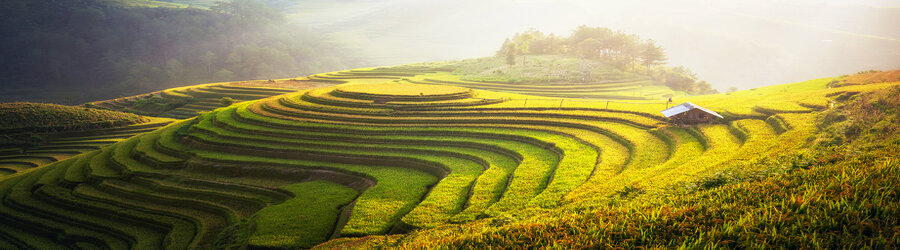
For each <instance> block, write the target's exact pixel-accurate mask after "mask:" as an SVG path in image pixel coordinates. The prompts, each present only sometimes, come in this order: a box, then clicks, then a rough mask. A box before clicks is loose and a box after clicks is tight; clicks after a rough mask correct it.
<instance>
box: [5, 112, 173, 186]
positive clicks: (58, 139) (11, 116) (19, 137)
mask: <svg viewBox="0 0 900 250" xmlns="http://www.w3.org/2000/svg"><path fill="white" fill-rule="evenodd" d="M0 118H2V119H0V121H2V122H0V175H12V174H16V173H20V172H27V171H31V170H33V169H35V168H38V167H40V166H43V165H46V164H49V163H53V162H56V161H60V160H64V159H68V158H70V157H73V156H75V155H78V154H81V153H85V152H89V151H94V150H97V149H99V148H100V147H102V146H105V145H108V144H112V143H115V142H118V141H121V140H123V139H125V138H128V137H131V136H133V135H136V134H140V133H144V132H148V131H152V130H153V129H155V128H158V127H161V126H163V125H166V124H168V123H169V122H171V120H170V119H164V118H147V117H142V116H139V115H135V114H129V113H121V112H115V111H108V110H100V109H91V108H80V107H71V106H63V105H56V104H44V103H0Z"/></svg>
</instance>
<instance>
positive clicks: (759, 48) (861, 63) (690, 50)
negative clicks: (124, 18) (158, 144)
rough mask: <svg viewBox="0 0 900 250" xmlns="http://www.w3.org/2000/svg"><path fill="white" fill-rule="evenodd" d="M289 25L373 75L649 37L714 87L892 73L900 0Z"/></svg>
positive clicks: (340, 9) (464, 4)
mask: <svg viewBox="0 0 900 250" xmlns="http://www.w3.org/2000/svg"><path fill="white" fill-rule="evenodd" d="M285 11H286V12H287V13H288V16H289V17H290V20H292V21H296V22H299V23H303V24H306V25H308V26H310V27H311V28H313V29H315V30H317V31H318V32H321V33H323V34H325V35H326V36H327V37H329V39H330V40H332V41H335V42H339V43H343V44H345V45H347V46H348V47H349V48H351V49H352V51H350V53H355V54H358V55H360V56H361V57H364V58H365V59H367V60H368V61H369V62H371V63H372V66H375V65H390V64H402V63H411V62H420V61H433V60H451V59H463V58H473V57H483V56H490V55H493V53H494V52H495V51H496V50H497V49H498V48H499V46H500V44H501V43H502V41H503V39H504V38H506V37H509V36H511V35H512V34H514V33H516V32H521V31H524V30H527V29H529V28H536V29H538V30H541V31H544V32H548V33H551V32H552V33H556V34H560V35H568V34H569V33H570V32H571V31H572V30H573V29H574V28H575V27H577V26H580V25H589V26H604V27H609V28H611V29H614V30H623V31H625V32H626V33H634V34H638V35H640V36H641V37H642V38H652V39H654V40H656V41H658V42H659V43H660V44H661V45H662V46H663V47H665V48H666V49H667V52H668V54H669V59H670V60H669V65H672V66H675V65H684V66H687V67H689V68H691V69H692V70H693V71H695V72H697V73H699V76H700V77H701V78H703V79H706V80H708V81H709V82H711V83H712V84H713V86H715V87H716V88H719V89H726V88H728V87H729V86H739V87H741V88H742V89H744V88H751V87H756V86H762V85H769V84H778V83H788V82H796V81H802V80H807V79H812V78H820V77H828V76H835V75H841V74H849V73H855V72H857V71H860V70H865V69H900V27H898V25H897V23H900V1H884V0H864V1H847V0H841V1H838V0H803V1H776V0H754V1H743V0H740V1H739V0H690V1H673V0H638V1H605V0H602V1H589V0H552V1H551V0H343V1H333V0H308V1H302V2H298V3H297V4H295V5H293V6H291V7H289V8H286V9H285Z"/></svg>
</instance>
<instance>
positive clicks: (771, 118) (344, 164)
mask: <svg viewBox="0 0 900 250" xmlns="http://www.w3.org/2000/svg"><path fill="white" fill-rule="evenodd" d="M428 74H440V72H436V71H434V72H432V71H429V70H427V69H420V70H409V71H402V70H400V69H390V70H388V69H364V70H355V71H345V72H337V73H329V74H322V75H315V76H311V77H310V79H316V80H317V81H322V80H328V81H340V82H347V84H343V85H337V86H332V87H325V88H318V89H313V90H305V91H300V92H294V93H288V94H284V95H278V96H273V97H268V98H264V99H260V100H257V101H248V102H241V103H238V104H235V105H232V106H229V107H226V108H218V109H215V110H212V111H210V112H208V113H205V114H203V115H200V116H199V117H196V118H195V119H190V120H184V121H179V122H175V123H172V124H169V125H167V126H166V127H164V128H162V129H159V130H155V131H152V132H149V133H144V134H141V135H139V136H136V137H133V138H130V139H127V140H124V141H121V142H117V143H115V144H112V145H109V146H106V147H103V148H102V149H101V150H97V151H92V152H89V153H87V154H82V155H79V156H76V157H74V158H72V159H68V160H64V161H60V162H56V163H53V164H49V165H47V166H45V167H41V168H36V169H32V170H30V173H29V174H23V175H16V176H12V177H9V178H5V179H4V180H3V181H2V182H0V197H3V202H2V204H0V222H2V223H0V242H2V243H3V244H5V245H7V246H13V247H18V248H41V249H43V248H74V247H77V248H94V247H101V248H106V247H108V248H141V249H143V248H167V249H184V248H204V249H205V248H224V247H229V246H242V245H245V244H249V245H250V246H251V247H260V248H305V247H311V246H314V245H316V244H319V243H322V242H325V241H327V240H329V239H333V238H338V237H350V236H365V235H379V234H390V233H404V232H408V231H410V230H413V229H428V228H435V227H439V226H441V225H447V224H452V223H466V222H470V221H474V220H478V219H481V218H487V217H501V216H505V215H507V214H510V213H515V212H516V211H520V210H522V209H553V208H557V207H567V206H575V207H590V206H591V204H597V203H596V202H601V201H603V200H607V199H610V198H611V197H616V196H620V195H622V193H627V192H630V191H634V190H639V191H640V192H650V193H653V192H666V191H667V190H669V189H671V188H672V187H673V186H676V185H681V184H684V183H687V182H691V181H694V180H697V179H698V178H701V177H703V176H707V175H709V174H712V173H715V172H717V171H720V170H724V169H730V168H736V167H740V168H743V169H748V168H754V167H755V166H753V165H752V164H743V162H748V161H752V160H754V159H760V158H766V157H775V156H778V155H779V154H782V153H785V152H790V151H792V150H795V149H797V148H800V147H802V146H803V145H804V144H805V143H806V138H808V137H809V136H810V135H811V134H812V133H814V132H815V129H816V128H815V125H814V122H812V120H814V119H815V115H816V111H817V110H819V109H821V108H824V105H821V106H819V105H816V106H812V105H804V104H802V103H804V102H808V101H810V98H805V99H802V100H800V99H799V98H797V99H783V102H785V103H789V102H791V101H792V100H793V101H795V102H794V105H796V107H799V108H797V109H796V110H793V109H792V110H784V109H765V112H759V111H760V110H762V109H761V108H760V107H759V106H760V105H763V104H758V105H757V104H756V103H754V102H749V101H748V100H750V99H751V98H753V96H752V95H750V94H747V95H748V96H750V97H746V98H743V97H741V96H742V95H741V94H735V95H734V96H733V98H732V99H728V98H727V97H723V96H712V97H697V98H696V100H693V99H689V100H691V101H695V103H703V102H707V103H718V104H720V105H722V106H727V108H728V109H727V110H729V111H732V112H731V113H730V116H729V117H728V119H727V120H724V121H722V122H721V123H713V124H703V125H699V126H695V127H674V126H669V125H667V122H666V120H665V118H663V117H662V116H661V114H659V113H658V111H660V110H662V109H663V107H658V106H653V107H651V106H642V105H640V104H633V105H631V106H629V105H626V104H619V105H616V106H614V107H609V106H604V105H603V104H602V103H590V102H585V103H570V104H567V105H562V104H560V103H558V102H557V101H554V102H534V103H532V104H531V105H527V106H526V105H518V104H511V102H513V101H511V100H510V99H511V98H509V97H510V96H513V95H509V94H501V93H496V92H489V91H484V90H478V89H473V88H468V87H461V86H446V85H425V84H415V83H410V82H409V81H407V80H403V78H410V77H419V76H421V75H428ZM377 82H380V83H377ZM370 83H375V84H370ZM801 86H806V87H805V88H807V89H806V90H805V91H806V92H805V93H806V94H807V95H808V96H810V97H815V98H819V97H820V96H821V98H823V100H825V102H826V103H827V96H829V95H831V96H835V95H838V94H840V93H842V92H841V91H844V92H846V91H849V89H840V88H838V89H826V88H825V87H824V85H821V86H820V85H817V82H813V83H805V84H799V85H786V86H782V87H781V88H800V87H801ZM848 88H861V86H855V87H848ZM766 91H769V92H771V93H777V92H778V91H777V90H776V89H775V87H773V89H770V90H766ZM800 92H802V91H800ZM791 93H797V92H791ZM835 93H838V94H835ZM792 95H793V94H792ZM742 98H743V99H742ZM772 98H775V97H772ZM741 105H749V106H750V107H746V106H741ZM754 105H757V106H754ZM784 107H785V108H790V107H794V106H790V107H787V106H784ZM720 110H721V109H720ZM733 110H747V111H746V113H742V112H739V111H733ZM723 111H724V110H723ZM98 140H99V138H98ZM297 225H303V226H297Z"/></svg>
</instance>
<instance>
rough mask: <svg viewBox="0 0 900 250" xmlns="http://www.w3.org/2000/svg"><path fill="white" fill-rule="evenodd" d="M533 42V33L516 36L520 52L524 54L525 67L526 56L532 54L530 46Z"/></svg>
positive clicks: (523, 62)
mask: <svg viewBox="0 0 900 250" xmlns="http://www.w3.org/2000/svg"><path fill="white" fill-rule="evenodd" d="M532 40H534V35H532V34H531V33H523V34H521V35H518V36H516V44H517V45H518V46H519V51H520V52H522V65H525V55H527V54H528V52H530V50H529V49H530V47H529V46H530V45H531V41H532Z"/></svg>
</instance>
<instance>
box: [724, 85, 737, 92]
mask: <svg viewBox="0 0 900 250" xmlns="http://www.w3.org/2000/svg"><path fill="white" fill-rule="evenodd" d="M737 91H738V88H737V87H735V86H731V87H728V91H726V92H727V93H731V92H737Z"/></svg>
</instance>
